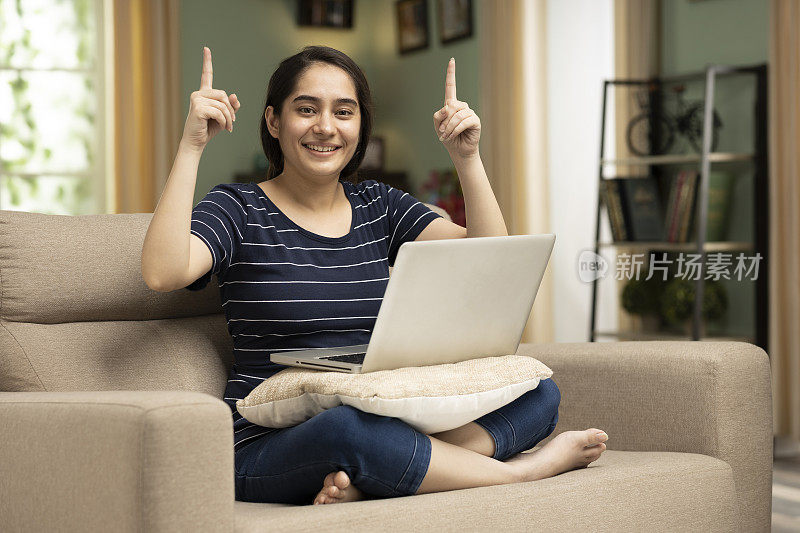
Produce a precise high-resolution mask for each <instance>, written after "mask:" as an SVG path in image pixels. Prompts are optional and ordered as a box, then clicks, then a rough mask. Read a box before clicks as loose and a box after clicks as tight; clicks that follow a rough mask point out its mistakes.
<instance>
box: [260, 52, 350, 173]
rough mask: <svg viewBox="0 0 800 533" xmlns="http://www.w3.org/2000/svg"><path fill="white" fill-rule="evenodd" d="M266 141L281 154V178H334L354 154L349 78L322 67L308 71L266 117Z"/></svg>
mask: <svg viewBox="0 0 800 533" xmlns="http://www.w3.org/2000/svg"><path fill="white" fill-rule="evenodd" d="M265 116H266V121H267V127H268V128H269V132H270V135H272V136H273V137H275V138H276V139H278V142H279V143H280V146H281V151H282V152H283V162H284V163H283V174H285V175H302V176H316V177H335V178H336V179H338V178H339V174H340V173H341V171H342V169H343V168H344V167H345V166H346V165H347V163H348V162H349V161H350V159H352V157H353V154H354V153H355V151H356V148H358V140H359V132H360V129H361V114H360V110H359V106H358V98H357V96H356V89H355V85H354V84H353V81H352V80H351V79H350V76H349V75H348V74H347V73H346V72H345V71H344V70H342V69H340V68H338V67H335V66H333V65H330V64H327V63H315V64H313V65H311V66H310V67H309V68H308V69H307V70H306V71H305V72H304V73H303V74H302V75H301V76H300V77H299V78H298V80H297V86H296V87H295V90H294V91H293V92H292V93H291V94H290V95H289V97H288V98H286V100H285V101H284V102H283V109H282V110H281V116H280V117H278V116H276V115H275V113H274V109H273V107H272V106H269V107H267V111H266V114H265Z"/></svg>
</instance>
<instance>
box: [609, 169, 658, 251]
mask: <svg viewBox="0 0 800 533" xmlns="http://www.w3.org/2000/svg"><path fill="white" fill-rule="evenodd" d="M619 186H620V190H621V194H620V199H621V201H622V206H623V209H622V213H623V218H624V220H625V227H626V229H627V234H628V240H630V241H640V242H641V241H657V240H659V239H660V238H661V235H662V233H663V231H664V217H663V215H662V213H661V201H660V200H659V196H660V193H659V191H658V183H657V182H656V178H655V177H653V176H646V177H641V178H623V179H620V180H619Z"/></svg>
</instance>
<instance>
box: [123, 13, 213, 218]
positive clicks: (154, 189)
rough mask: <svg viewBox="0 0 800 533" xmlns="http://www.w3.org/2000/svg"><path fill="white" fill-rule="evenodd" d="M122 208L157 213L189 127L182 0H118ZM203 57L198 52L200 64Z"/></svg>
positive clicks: (132, 211) (133, 211)
mask: <svg viewBox="0 0 800 533" xmlns="http://www.w3.org/2000/svg"><path fill="white" fill-rule="evenodd" d="M113 5H114V86H115V102H114V124H115V127H114V130H115V131H114V139H115V148H114V151H115V161H116V165H115V166H116V168H115V173H114V176H113V177H109V178H108V181H109V185H110V186H112V187H113V188H114V190H115V193H114V199H115V204H116V207H115V209H114V212H116V213H152V212H153V211H154V210H155V207H156V204H157V202H158V198H159V196H160V193H161V191H162V190H163V188H164V184H165V182H166V179H167V176H168V174H169V171H170V168H172V161H173V159H174V157H175V153H176V152H177V149H178V143H179V142H180V136H181V133H182V130H183V117H182V116H181V111H182V109H183V106H182V104H181V100H180V72H181V68H180V49H179V46H180V43H179V38H178V37H179V27H180V19H179V13H180V11H179V9H180V4H179V0H139V1H137V0H113ZM200 63H201V58H200V57H198V65H199V64H200Z"/></svg>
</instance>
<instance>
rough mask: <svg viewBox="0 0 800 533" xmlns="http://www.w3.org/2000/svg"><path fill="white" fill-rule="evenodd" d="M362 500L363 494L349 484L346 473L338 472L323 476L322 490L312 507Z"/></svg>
mask: <svg viewBox="0 0 800 533" xmlns="http://www.w3.org/2000/svg"><path fill="white" fill-rule="evenodd" d="M363 499H364V493H363V492H361V491H360V490H358V489H357V488H356V487H355V486H354V485H352V484H351V483H350V478H349V477H348V476H347V473H346V472H344V471H342V470H340V471H338V472H331V473H330V474H328V475H327V476H325V481H323V483H322V490H320V491H319V494H317V496H316V498H314V505H320V504H326V503H344V502H354V501H357V500H363Z"/></svg>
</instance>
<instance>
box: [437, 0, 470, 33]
mask: <svg viewBox="0 0 800 533" xmlns="http://www.w3.org/2000/svg"><path fill="white" fill-rule="evenodd" d="M437 3H438V10H437V12H438V18H439V40H440V42H441V43H442V44H445V43H451V42H453V41H460V40H461V39H468V38H469V37H472V0H437Z"/></svg>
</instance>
